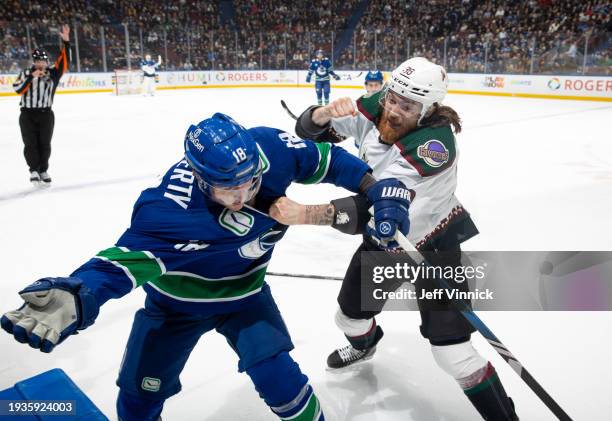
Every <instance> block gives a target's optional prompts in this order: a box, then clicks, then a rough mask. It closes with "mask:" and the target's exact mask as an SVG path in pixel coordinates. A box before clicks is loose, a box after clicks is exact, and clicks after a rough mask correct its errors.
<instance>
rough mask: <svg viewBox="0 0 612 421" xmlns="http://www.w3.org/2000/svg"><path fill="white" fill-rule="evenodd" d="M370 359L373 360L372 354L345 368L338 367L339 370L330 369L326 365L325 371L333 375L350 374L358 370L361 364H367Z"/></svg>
mask: <svg viewBox="0 0 612 421" xmlns="http://www.w3.org/2000/svg"><path fill="white" fill-rule="evenodd" d="M372 358H374V354H372V355H369V356H367V357H365V358H362V359H360V360H358V361H355V362H354V363H352V364H349V365H347V366H345V367H339V368H332V367H330V366H328V365H326V366H325V371H329V372H330V373H334V374H342V373H350V372H352V371H357V370H356V369H359V368H360V367H361V366H362V365H363V363H365V362H368V361H369V360H371V359H372Z"/></svg>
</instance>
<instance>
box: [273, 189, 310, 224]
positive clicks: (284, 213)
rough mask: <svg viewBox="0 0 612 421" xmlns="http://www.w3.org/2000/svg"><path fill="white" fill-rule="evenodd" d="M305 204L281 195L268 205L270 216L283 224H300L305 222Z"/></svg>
mask: <svg viewBox="0 0 612 421" xmlns="http://www.w3.org/2000/svg"><path fill="white" fill-rule="evenodd" d="M305 208H306V207H305V206H304V205H302V204H300V203H297V202H295V201H293V200H291V199H289V198H288V197H286V196H285V197H281V198H280V199H277V200H276V202H274V203H273V204H272V206H270V212H269V213H270V216H271V217H272V218H274V219H275V220H276V221H277V222H280V223H281V224H283V225H300V224H304V223H305V216H306V212H305Z"/></svg>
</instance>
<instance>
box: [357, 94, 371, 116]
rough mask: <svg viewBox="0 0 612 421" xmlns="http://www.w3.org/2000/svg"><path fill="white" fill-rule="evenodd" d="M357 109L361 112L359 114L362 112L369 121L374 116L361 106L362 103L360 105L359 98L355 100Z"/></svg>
mask: <svg viewBox="0 0 612 421" xmlns="http://www.w3.org/2000/svg"><path fill="white" fill-rule="evenodd" d="M357 109H358V110H359V111H360V112H361V114H363V115H364V116H365V118H367V119H368V120H370V121H374V120H375V119H374V116H373V115H372V114H370V113H369V112H368V111H367V110H366V109H365V108H363V105H361V98H359V99H358V100H357Z"/></svg>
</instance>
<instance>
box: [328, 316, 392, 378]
mask: <svg viewBox="0 0 612 421" xmlns="http://www.w3.org/2000/svg"><path fill="white" fill-rule="evenodd" d="M382 337H383V330H382V329H381V328H380V326H376V328H375V329H373V331H372V333H369V334H367V335H364V336H361V337H350V336H347V337H346V339H348V341H349V342H350V345H347V346H345V347H344V348H339V349H336V350H335V351H334V352H332V353H331V354H329V357H327V367H328V368H329V369H332V370H336V369H339V368H344V367H348V366H350V365H353V364H356V363H361V362H364V361H367V360H369V359H371V358H372V357H373V356H374V353H376V345H377V344H378V342H379V341H380V339H381V338H382Z"/></svg>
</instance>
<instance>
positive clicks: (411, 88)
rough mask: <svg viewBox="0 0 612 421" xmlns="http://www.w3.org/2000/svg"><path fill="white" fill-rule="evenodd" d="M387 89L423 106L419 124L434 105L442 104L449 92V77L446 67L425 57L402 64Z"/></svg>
mask: <svg viewBox="0 0 612 421" xmlns="http://www.w3.org/2000/svg"><path fill="white" fill-rule="evenodd" d="M387 89H390V90H391V91H393V92H395V93H396V94H398V95H400V96H403V97H404V98H408V99H411V100H413V101H416V102H419V103H421V104H423V109H422V110H421V116H420V117H419V120H418V122H417V124H420V123H421V120H422V119H423V117H424V116H425V115H426V114H427V112H428V111H429V108H430V107H431V106H432V105H433V104H434V103H440V102H442V100H443V99H444V97H445V96H446V92H447V91H448V76H447V75H446V71H445V70H444V67H442V66H439V65H437V64H434V63H432V62H431V61H429V60H427V59H426V58H424V57H413V58H411V59H409V60H406V61H405V62H403V63H402V64H400V65H399V66H398V67H397V68H396V69H395V70H393V72H391V77H390V78H389V84H388V86H387Z"/></svg>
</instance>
